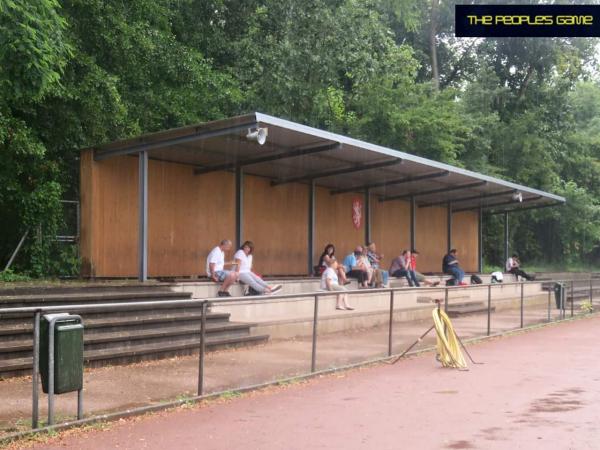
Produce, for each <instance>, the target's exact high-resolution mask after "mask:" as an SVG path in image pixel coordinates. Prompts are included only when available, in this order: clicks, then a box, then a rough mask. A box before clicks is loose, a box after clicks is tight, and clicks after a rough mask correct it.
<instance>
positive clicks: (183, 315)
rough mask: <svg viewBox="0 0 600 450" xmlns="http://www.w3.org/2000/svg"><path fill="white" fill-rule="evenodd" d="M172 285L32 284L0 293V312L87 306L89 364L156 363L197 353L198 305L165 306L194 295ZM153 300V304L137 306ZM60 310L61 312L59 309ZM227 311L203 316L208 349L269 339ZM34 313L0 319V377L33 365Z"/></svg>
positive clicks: (84, 313) (86, 359)
mask: <svg viewBox="0 0 600 450" xmlns="http://www.w3.org/2000/svg"><path fill="white" fill-rule="evenodd" d="M180 289H181V287H180V286H173V285H167V286H165V285H153V284H148V285H143V286H142V285H133V286H132V285H130V284H128V283H126V284H123V285H122V286H120V287H119V286H115V284H109V285H100V286H90V287H89V289H87V288H86V286H85V285H83V286H82V285H78V286H76V287H73V288H70V287H65V286H60V287H56V288H55V287H48V288H46V287H43V288H40V289H38V290H36V289H34V288H33V287H32V286H27V287H25V288H22V289H19V288H15V289H0V308H2V307H9V308H10V307H13V308H18V307H23V306H25V307H30V306H41V305H43V306H47V305H60V306H61V307H64V311H68V312H71V313H77V312H78V311H77V310H76V309H74V308H73V306H74V305H77V304H84V305H86V306H91V309H86V310H84V311H81V312H80V315H81V316H82V318H83V321H84V326H85V333H84V355H85V361H86V364H87V365H88V366H100V365H106V364H126V363H130V362H136V361H141V360H146V359H160V358H165V357H169V356H175V355H185V354H189V353H192V352H193V351H194V350H196V351H197V349H198V345H199V341H200V323H201V320H202V310H201V302H200V301H198V302H196V303H192V304H190V305H186V306H173V305H169V304H166V301H168V300H180V299H181V300H187V299H191V298H192V296H193V293H192V292H187V291H181V290H180ZM145 301H152V302H153V303H152V304H151V305H140V304H139V303H140V302H145ZM123 302H127V303H133V305H131V306H127V307H125V308H124V309H113V310H105V309H103V308H100V307H95V306H94V305H97V304H99V303H110V304H113V303H114V304H115V305H116V304H120V303H123ZM61 309H62V308H61ZM230 316H231V315H230V313H229V312H207V316H206V325H207V335H206V337H207V348H208V349H209V350H212V349H216V348H222V347H233V346H244V345H254V344H256V343H260V342H264V341H265V340H267V339H268V338H269V337H268V335H260V336H252V333H251V328H252V327H254V326H255V324H254V323H250V322H252V321H251V320H249V321H248V323H244V321H243V320H238V321H237V322H230ZM32 319H33V317H32V314H23V313H7V314H3V315H2V316H0V377H8V376H14V375H21V374H23V373H26V372H27V370H29V369H30V367H31V354H32V334H33V323H32V322H33V320H32Z"/></svg>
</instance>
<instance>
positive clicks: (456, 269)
mask: <svg viewBox="0 0 600 450" xmlns="http://www.w3.org/2000/svg"><path fill="white" fill-rule="evenodd" d="M457 254H458V252H457V250H456V249H455V248H453V249H451V250H450V251H449V252H448V254H447V255H446V256H444V259H443V260H442V271H443V272H444V273H447V274H448V275H452V278H454V280H456V283H457V284H458V285H459V286H466V284H467V283H465V282H464V281H463V278H464V277H465V271H464V270H462V269H461V268H460V266H459V263H458V259H457V258H456V255H457Z"/></svg>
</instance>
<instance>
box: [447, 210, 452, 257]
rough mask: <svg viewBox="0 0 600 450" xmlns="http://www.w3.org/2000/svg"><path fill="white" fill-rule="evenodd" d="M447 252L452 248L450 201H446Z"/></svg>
mask: <svg viewBox="0 0 600 450" xmlns="http://www.w3.org/2000/svg"><path fill="white" fill-rule="evenodd" d="M447 209H448V219H447V225H448V252H450V250H451V249H452V202H448V207H447Z"/></svg>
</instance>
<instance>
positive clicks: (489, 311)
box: [487, 284, 492, 336]
mask: <svg viewBox="0 0 600 450" xmlns="http://www.w3.org/2000/svg"><path fill="white" fill-rule="evenodd" d="M487 309H488V310H487V335H488V336H489V335H490V331H491V325H492V324H491V320H492V319H491V313H492V285H491V284H488V308H487Z"/></svg>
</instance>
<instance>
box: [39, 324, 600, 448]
mask: <svg viewBox="0 0 600 450" xmlns="http://www.w3.org/2000/svg"><path fill="white" fill-rule="evenodd" d="M599 338H600V317H594V318H588V319H584V320H578V321H575V322H570V323H563V324H560V325H556V326H550V327H546V328H544V329H540V330H536V331H532V332H528V333H523V334H519V335H513V336H509V337H505V338H501V339H496V340H492V341H487V342H483V343H480V344H477V345H471V346H470V350H471V354H472V355H473V357H474V358H475V359H476V360H481V361H484V362H485V364H484V365H477V366H473V365H471V366H470V371H468V372H459V371H456V370H452V369H443V368H441V367H440V366H439V364H438V363H437V362H436V361H435V359H434V355H433V354H431V353H429V354H424V355H421V356H419V357H415V358H411V359H406V360H402V361H400V362H399V363H398V364H396V365H380V366H376V367H371V368H365V369H361V370H354V371H350V372H346V373H343V374H337V375H331V376H327V377H322V378H319V379H314V380H311V381H310V382H307V383H300V384H296V385H291V386H288V387H286V388H281V389H280V388H277V389H269V390H267V391H263V392H258V393H254V394H250V395H247V396H244V397H241V398H236V399H233V400H231V401H228V402H221V403H213V404H210V405H208V406H206V407H199V408H192V409H187V410H186V409H179V410H175V411H169V412H164V413H160V414H157V415H154V416H149V417H145V418H142V419H138V420H132V421H123V422H121V423H117V424H114V425H113V426H111V427H110V428H109V429H108V430H104V431H102V430H94V431H90V432H85V433H82V434H79V435H75V436H69V437H66V438H62V439H60V440H55V441H50V442H47V443H45V444H44V445H43V446H40V447H38V448H42V447H43V448H56V449H64V448H72V449H80V448H85V449H107V448H119V449H138V448H144V449H166V448H172V449H203V450H207V449H237V448H245V449H267V450H268V449H286V450H287V449H446V448H449V449H470V448H479V449H521V448H522V449H528V450H529V449H537V448H540V449H541V448H543V449H599V448H600V431H599V426H598V421H599V419H600V370H599V369H600V345H599V344H598V341H599Z"/></svg>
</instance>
